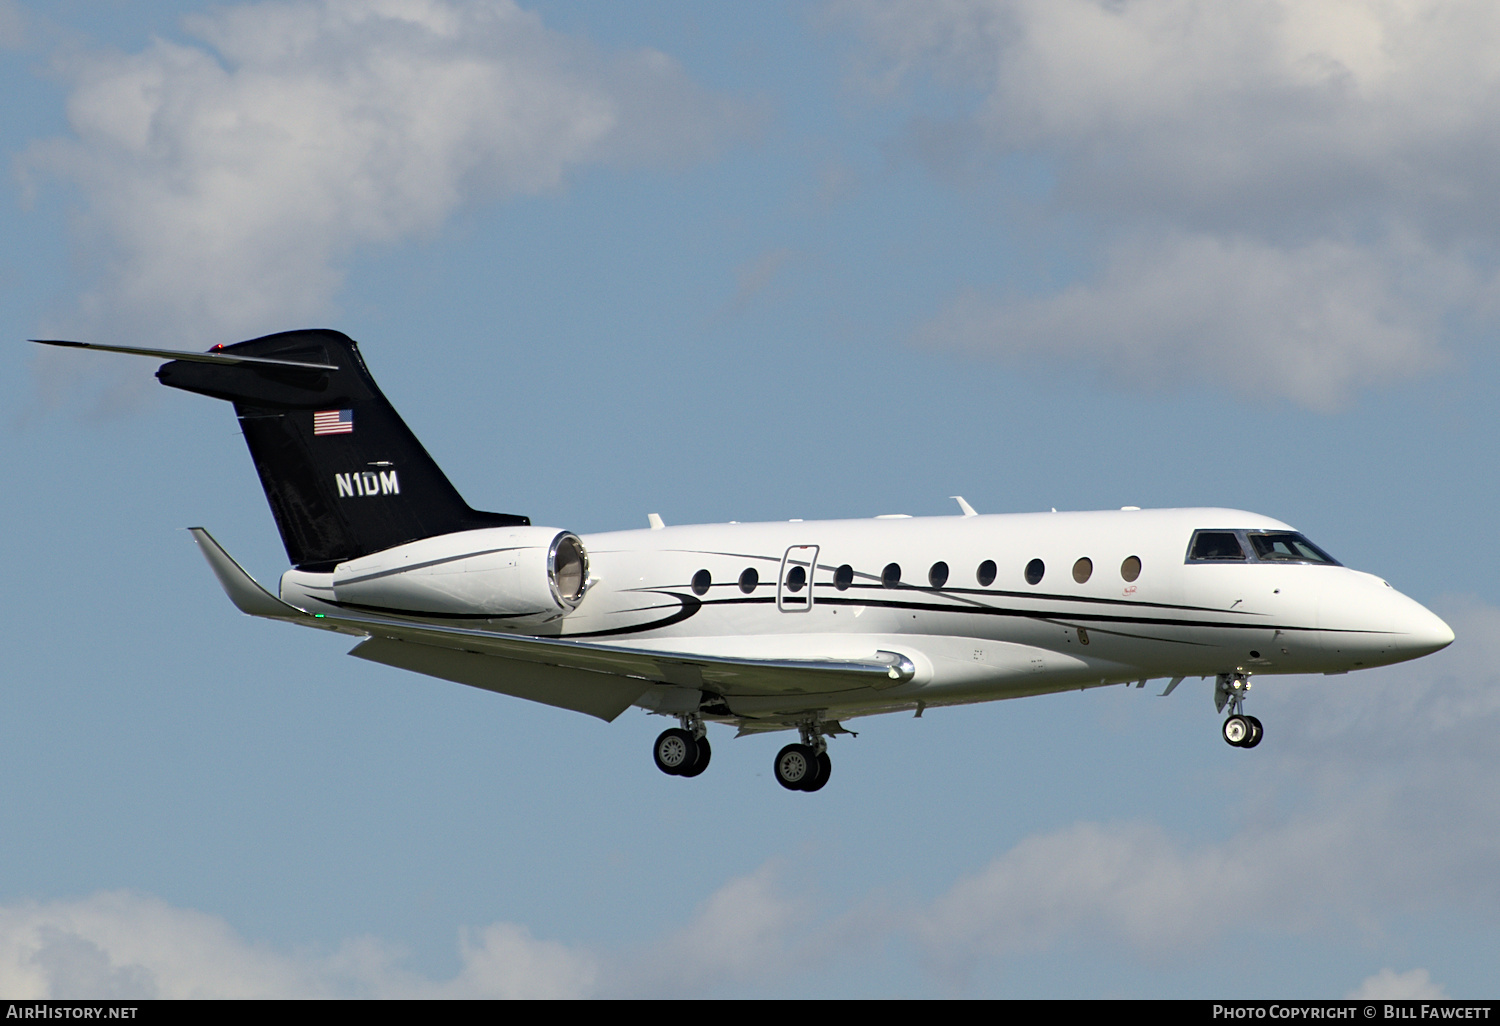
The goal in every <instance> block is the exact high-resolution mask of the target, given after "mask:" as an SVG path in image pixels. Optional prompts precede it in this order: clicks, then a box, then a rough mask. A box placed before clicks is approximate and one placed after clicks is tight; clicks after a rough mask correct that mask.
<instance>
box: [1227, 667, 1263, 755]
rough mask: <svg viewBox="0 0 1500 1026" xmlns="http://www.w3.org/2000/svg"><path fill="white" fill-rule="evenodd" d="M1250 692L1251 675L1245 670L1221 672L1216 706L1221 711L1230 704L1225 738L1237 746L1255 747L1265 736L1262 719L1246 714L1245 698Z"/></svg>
mask: <svg viewBox="0 0 1500 1026" xmlns="http://www.w3.org/2000/svg"><path fill="white" fill-rule="evenodd" d="M1249 694H1250V675H1249V674H1248V673H1245V672H1243V671H1237V672H1235V673H1221V674H1219V682H1218V686H1217V687H1216V688H1215V689H1214V707H1215V708H1216V709H1218V710H1219V711H1220V712H1223V711H1224V706H1225V705H1228V706H1229V718H1228V719H1226V720H1225V721H1224V740H1225V741H1228V742H1229V743H1230V744H1232V745H1234V746H1235V747H1236V748H1254V747H1255V746H1256V745H1258V744H1260V739H1261V738H1262V737H1263V736H1265V729H1264V728H1263V727H1261V725H1260V720H1258V719H1256V718H1255V717H1254V716H1246V715H1245V699H1246V698H1247V697H1249Z"/></svg>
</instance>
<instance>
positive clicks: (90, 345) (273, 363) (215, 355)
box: [30, 338, 338, 371]
mask: <svg viewBox="0 0 1500 1026" xmlns="http://www.w3.org/2000/svg"><path fill="white" fill-rule="evenodd" d="M30 341H32V342H39V343H41V344H42V345H44V346H65V347H67V348H69V349H97V350H99V351H100V352H102V353H129V354H130V355H131V356H155V357H157V358H159V359H165V360H186V361H187V362H188V363H217V364H222V365H224V366H230V367H232V366H238V365H240V364H259V365H260V366H263V367H297V368H300V369H302V370H322V371H336V370H338V366H337V365H336V364H332V363H309V362H307V361H306V360H277V359H272V358H269V357H264V356H238V355H236V354H234V353H230V352H224V351H222V350H213V349H211V350H209V351H208V352H206V353H195V352H193V351H192V350H183V349H142V348H140V347H139V346H104V345H100V344H98V343H97V342H69V341H67V340H66V339H61V338H34V339H31V340H30Z"/></svg>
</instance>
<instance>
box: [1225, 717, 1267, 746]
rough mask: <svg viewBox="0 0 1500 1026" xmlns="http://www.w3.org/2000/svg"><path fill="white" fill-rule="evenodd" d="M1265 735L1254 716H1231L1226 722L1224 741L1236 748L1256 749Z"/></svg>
mask: <svg viewBox="0 0 1500 1026" xmlns="http://www.w3.org/2000/svg"><path fill="white" fill-rule="evenodd" d="M1264 733H1265V730H1264V728H1262V727H1261V725H1260V720H1258V719H1256V718H1255V717H1254V716H1231V717H1229V719H1227V720H1225V721H1224V740H1225V741H1228V742H1229V743H1230V744H1232V745H1234V746H1235V747H1236V748H1254V747H1255V746H1256V745H1258V744H1260V739H1261V735H1263V734H1264Z"/></svg>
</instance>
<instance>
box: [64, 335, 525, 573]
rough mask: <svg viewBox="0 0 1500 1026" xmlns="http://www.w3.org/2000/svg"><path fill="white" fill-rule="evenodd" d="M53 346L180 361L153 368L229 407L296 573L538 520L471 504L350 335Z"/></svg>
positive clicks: (167, 381)
mask: <svg viewBox="0 0 1500 1026" xmlns="http://www.w3.org/2000/svg"><path fill="white" fill-rule="evenodd" d="M37 341H45V340H40V339H39V340H37ZM52 344H57V345H72V346H78V347H80V348H94V349H110V350H113V351H116V352H133V353H140V354H143V355H159V356H175V357H178V358H177V359H174V360H172V361H171V362H170V363H166V364H163V365H162V366H161V368H160V369H159V370H157V372H156V376H157V378H158V379H159V380H160V381H161V383H162V384H164V385H169V386H171V387H172V388H181V389H184V390H185V391H188V392H199V393H201V394H203V395H208V396H213V397H214V398H216V399H227V400H228V401H230V402H232V403H233V404H234V412H235V415H236V416H238V417H239V421H240V429H241V430H242V431H243V432H244V435H245V442H246V444H247V445H249V447H250V456H251V458H252V459H253V460H254V461H255V469H256V471H257V472H259V474H260V483H261V486H262V487H264V488H265V491H266V501H267V502H269V503H270V505H271V514H272V515H273V516H274V517H275V518H276V526H277V527H278V528H279V529H280V531H281V540H282V542H283V544H285V545H286V552H287V556H288V557H289V558H290V559H291V561H292V564H293V565H294V566H296V567H297V568H298V569H301V570H307V571H312V572H327V571H331V570H332V569H333V568H334V566H335V565H336V564H338V563H342V562H344V561H346V560H350V559H357V558H358V557H360V556H364V555H368V554H369V553H372V552H379V551H380V550H382V549H388V548H391V547H392V546H395V545H401V544H404V543H406V542H410V541H416V540H417V539H420V538H430V537H433V536H435V535H440V534H449V533H451V532H454V531H467V530H472V529H475V528H483V527H513V526H524V525H528V524H530V523H531V521H530V520H529V519H528V518H527V517H523V516H515V515H512V514H507V513H485V512H482V511H480V510H476V509H472V508H471V507H470V506H469V504H468V503H466V502H465V501H464V500H463V497H462V496H461V495H459V494H458V490H457V489H456V488H454V487H453V485H452V483H451V482H449V480H448V478H447V476H446V475H445V474H444V473H443V472H442V470H441V469H439V468H438V465H437V464H436V463H435V462H434V461H433V459H432V457H431V456H429V455H428V454H427V450H426V449H424V448H423V447H422V443H421V442H419V441H417V437H416V436H415V435H414V434H412V432H411V429H410V428H408V427H407V426H406V423H405V422H404V421H403V420H402V419H401V417H400V416H399V415H398V414H397V413H396V411H395V409H394V408H393V407H392V406H391V404H390V402H389V401H387V400H386V398H385V396H384V395H382V394H381V392H380V388H379V387H378V386H377V385H376V384H375V379H374V378H372V377H371V376H370V372H369V371H368V370H367V369H366V368H365V363H364V360H363V359H361V358H360V355H359V346H358V345H357V344H356V343H355V342H354V340H353V339H351V338H349V336H347V335H345V334H343V333H342V332H338V331H330V330H327V329H313V330H305V331H284V332H281V333H279V334H276V335H266V336H265V337H263V338H256V339H251V340H250V341H248V342H238V343H236V344H234V345H230V346H215V347H214V348H213V349H211V350H209V351H208V352H207V353H201V354H200V353H178V352H172V351H167V350H150V349H135V348H126V347H115V346H86V345H84V344H83V343H67V342H53V343H52Z"/></svg>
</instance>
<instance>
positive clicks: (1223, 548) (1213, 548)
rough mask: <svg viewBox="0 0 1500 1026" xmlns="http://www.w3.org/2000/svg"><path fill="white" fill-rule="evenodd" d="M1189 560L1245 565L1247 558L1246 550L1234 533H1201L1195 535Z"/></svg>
mask: <svg viewBox="0 0 1500 1026" xmlns="http://www.w3.org/2000/svg"><path fill="white" fill-rule="evenodd" d="M1188 559H1190V560H1192V561H1194V562H1197V561H1200V560H1203V561H1211V562H1239V563H1243V562H1245V561H1246V559H1247V557H1246V555H1245V549H1244V547H1243V546H1241V545H1240V540H1239V538H1238V537H1237V536H1236V535H1235V533H1234V532H1233V531H1199V532H1198V533H1197V534H1195V535H1193V544H1192V546H1191V547H1190V548H1189V549H1188Z"/></svg>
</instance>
